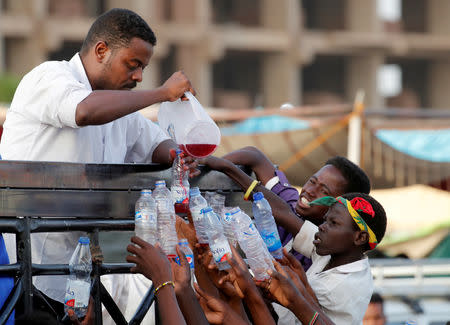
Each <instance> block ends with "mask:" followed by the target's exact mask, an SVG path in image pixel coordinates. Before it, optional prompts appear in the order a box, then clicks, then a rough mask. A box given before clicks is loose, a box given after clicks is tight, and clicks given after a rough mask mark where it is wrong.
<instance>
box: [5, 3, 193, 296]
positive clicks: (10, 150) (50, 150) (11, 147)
mask: <svg viewBox="0 0 450 325" xmlns="http://www.w3.org/2000/svg"><path fill="white" fill-rule="evenodd" d="M155 45H156V38H155V35H154V34H153V31H152V30H151V29H150V27H149V26H148V25H147V23H146V22H145V21H144V20H143V19H142V18H141V17H139V16H138V15H137V14H136V13H134V12H132V11H129V10H126V9H113V10H110V11H108V12H106V13H105V14H103V15H101V16H100V17H99V18H98V19H97V20H96V21H95V22H94V23H93V25H92V26H91V28H90V30H89V32H88V35H87V36H86V39H85V41H84V43H83V46H82V48H81V50H80V53H77V54H75V55H74V56H73V57H72V59H71V60H70V61H69V62H67V61H61V62H56V61H53V62H45V63H42V64H41V65H39V66H38V67H36V68H34V69H33V70H32V71H31V72H29V73H28V74H27V75H25V77H24V78H23V79H22V81H21V82H20V84H19V86H18V88H17V90H16V93H15V95H14V99H13V101H12V103H11V107H10V108H9V110H8V113H7V116H6V121H5V123H4V126H3V127H4V132H3V136H2V140H1V143H0V153H1V155H2V157H3V159H8V160H41V161H63V162H78V163H131V162H140V163H145V162H158V163H165V164H170V163H171V162H172V158H171V155H170V153H169V151H170V149H172V148H175V147H176V144H175V143H174V142H173V141H172V140H170V139H168V137H167V136H166V135H165V134H164V133H163V131H162V130H161V129H160V128H159V127H158V126H157V125H155V124H153V123H152V122H151V121H149V120H147V119H145V118H144V117H143V116H142V115H140V114H139V113H137V111H138V110H140V109H142V108H144V107H147V106H150V105H152V104H154V103H158V102H162V101H174V100H177V99H179V98H182V99H184V98H183V96H184V95H183V94H184V92H186V91H191V92H194V90H193V89H192V86H191V84H190V82H189V80H188V79H187V77H186V76H185V75H184V74H183V72H181V71H179V72H176V73H174V74H173V75H172V76H171V77H170V78H169V79H168V80H167V81H166V82H165V83H164V84H163V85H162V86H161V87H158V88H156V89H152V90H140V91H132V89H133V88H134V87H135V86H136V84H137V83H138V82H141V81H142V73H143V70H144V68H145V67H146V66H147V65H148V63H149V60H150V58H151V56H152V54H153V47H154V46H155ZM193 166H195V163H193V164H192V165H191V167H193ZM80 235H81V234H80V233H79V232H72V233H39V234H33V235H32V256H33V262H34V263H68V261H69V259H70V256H71V254H72V252H73V250H74V248H75V246H76V243H77V239H78V237H79V236H80ZM8 237H11V236H8ZM5 239H6V238H5ZM6 241H7V243H8V244H9V245H8V244H7V246H8V252H9V255H10V257H12V258H13V259H15V253H14V248H15V242H14V241H11V238H9V240H8V239H6ZM65 281H66V277H65V276H61V277H55V276H52V277H50V276H46V277H44V276H42V277H37V278H36V279H35V282H34V284H35V286H36V287H37V288H38V289H40V290H41V291H43V292H44V293H45V294H46V295H47V296H48V297H50V298H52V299H53V300H56V301H59V302H63V301H64V288H65Z"/></svg>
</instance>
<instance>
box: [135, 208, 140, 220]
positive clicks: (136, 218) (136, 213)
mask: <svg viewBox="0 0 450 325" xmlns="http://www.w3.org/2000/svg"><path fill="white" fill-rule="evenodd" d="M140 219H142V214H141V211H139V210H138V211H136V212H135V213H134V220H140Z"/></svg>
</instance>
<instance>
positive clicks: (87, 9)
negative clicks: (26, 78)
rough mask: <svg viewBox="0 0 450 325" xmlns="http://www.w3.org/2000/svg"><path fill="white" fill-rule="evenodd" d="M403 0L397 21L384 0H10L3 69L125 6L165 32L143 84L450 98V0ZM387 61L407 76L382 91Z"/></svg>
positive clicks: (266, 96)
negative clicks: (179, 76)
mask: <svg viewBox="0 0 450 325" xmlns="http://www.w3.org/2000/svg"><path fill="white" fill-rule="evenodd" d="M392 1H394V0H392ZM399 1H400V7H401V8H400V9H401V10H400V12H401V14H400V16H399V17H398V19H397V20H394V21H386V20H383V19H382V18H380V14H379V10H377V4H378V1H377V0H303V1H301V0H245V1H244V0H131V1H130V0H0V72H9V73H14V74H17V75H19V76H22V75H23V74H24V73H26V72H27V71H29V70H30V69H31V68H33V67H34V66H36V65H38V64H39V63H41V62H43V61H45V60H48V59H69V58H70V57H71V56H72V55H73V53H74V52H76V51H77V50H78V49H79V47H80V46H81V42H82V40H83V38H84V36H85V35H86V32H87V30H88V28H89V26H90V24H91V23H92V21H93V20H94V18H95V17H96V16H97V15H99V14H100V13H102V12H103V11H105V10H108V9H110V8H114V7H124V8H129V9H131V10H134V11H136V12H138V13H139V14H140V15H141V16H142V17H143V18H144V19H146V21H147V22H148V23H149V25H150V26H151V27H152V29H153V30H154V31H155V33H156V35H157V39H158V44H157V46H156V48H155V54H154V57H153V59H152V60H151V61H150V66H149V67H148V68H147V69H146V71H145V77H144V82H143V84H142V87H155V86H157V85H160V84H161V82H162V81H163V80H165V79H166V78H167V77H168V76H169V75H170V74H171V73H172V72H173V71H175V70H176V69H181V68H182V69H183V70H185V72H186V73H187V74H188V76H189V77H190V78H191V80H192V81H193V83H194V86H195V87H196V89H197V91H198V97H199V98H200V100H201V102H202V103H204V104H205V105H207V106H218V107H228V108H246V107H254V106H264V107H278V106H280V104H282V103H284V102H290V103H292V104H294V105H299V104H314V103H324V102H326V103H336V102H349V101H352V99H353V97H354V95H355V92H356V90H357V89H358V88H364V89H365V90H366V102H367V104H368V106H373V107H384V106H396V107H399V106H400V107H401V106H403V107H433V108H448V107H450V91H448V89H447V88H448V85H449V84H450V20H449V19H448V16H449V14H450V1H443V0H403V1H401V0H399ZM394 2H395V1H394ZM386 65H388V67H394V69H393V70H392V69H391V70H392V71H391V73H394V76H395V75H397V77H395V78H397V79H398V80H397V84H399V85H397V86H396V87H394V88H396V91H394V92H393V93H391V94H384V95H383V93H382V92H380V91H379V87H380V86H379V84H380V82H379V81H380V79H379V78H380V71H381V70H382V68H384V67H386ZM395 78H394V79H395ZM382 85H383V81H382Z"/></svg>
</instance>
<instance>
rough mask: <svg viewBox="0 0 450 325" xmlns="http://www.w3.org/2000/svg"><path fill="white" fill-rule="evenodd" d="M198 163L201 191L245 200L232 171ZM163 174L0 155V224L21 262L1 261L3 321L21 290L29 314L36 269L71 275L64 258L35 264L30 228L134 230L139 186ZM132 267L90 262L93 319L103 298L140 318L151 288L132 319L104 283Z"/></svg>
mask: <svg viewBox="0 0 450 325" xmlns="http://www.w3.org/2000/svg"><path fill="white" fill-rule="evenodd" d="M200 169H201V170H202V175H201V176H199V177H197V178H195V179H193V180H191V186H198V187H199V188H200V189H201V190H202V191H214V190H222V191H224V193H225V194H226V195H227V204H230V205H232V204H239V205H242V199H241V197H242V196H241V194H240V193H239V192H241V190H240V188H239V187H237V186H236V185H235V184H234V183H233V182H232V181H231V180H230V179H229V178H228V177H226V176H225V175H223V174H221V173H218V172H213V171H209V172H208V171H206V170H205V168H204V167H202V166H201V167H200ZM159 179H164V180H166V182H167V183H168V184H170V181H171V180H170V170H169V169H168V166H162V165H158V164H109V165H108V164H73V163H54V162H24V161H0V216H1V217H0V231H1V232H2V233H15V234H16V245H17V263H15V264H10V265H2V266H0V274H1V275H10V276H14V277H15V279H16V280H15V285H14V288H13V290H12V291H11V293H10V295H9V297H8V299H7V301H6V302H5V304H4V305H3V306H2V307H1V309H0V325H1V324H4V323H5V322H6V320H7V319H8V317H9V316H10V314H11V312H12V311H13V309H14V308H15V306H16V305H17V303H18V301H19V300H20V298H21V297H22V301H23V310H24V313H25V314H26V315H32V313H33V299H32V298H33V294H36V291H35V289H34V288H33V285H32V277H33V276H37V275H62V274H69V268H68V265H67V264H33V263H32V260H31V258H32V256H31V241H30V234H31V233H34V232H54V231H75V230H81V231H86V232H88V233H91V238H92V239H93V244H94V245H98V233H99V231H111V230H123V231H125V230H133V229H134V204H135V202H136V200H137V198H138V197H139V192H140V190H141V189H143V188H154V184H155V181H156V180H159ZM247 208H248V207H247ZM244 209H245V206H244ZM21 216H23V217H21ZM125 245H126V243H124V246H125ZM130 267H131V264H128V263H109V264H107V263H103V262H102V260H101V259H98V260H97V261H96V262H95V263H94V264H93V271H92V278H93V287H92V291H91V292H92V295H93V297H94V312H95V316H96V317H95V319H96V324H102V316H101V305H102V304H103V305H104V306H105V308H106V309H107V310H108V312H109V314H110V315H111V316H112V318H113V319H114V321H115V322H116V323H117V324H140V322H141V321H142V319H143V318H144V316H145V314H146V312H147V311H148V309H149V308H150V306H151V304H152V302H153V300H154V289H153V288H150V289H149V291H148V293H147V294H146V296H145V297H144V299H143V301H142V303H141V305H140V306H139V307H138V309H137V311H136V313H135V315H134V317H133V318H132V319H131V320H130V322H127V321H126V320H125V318H124V316H123V315H122V313H121V312H120V310H119V308H118V307H117V305H116V304H115V303H114V301H113V299H112V298H111V296H110V295H109V293H108V292H107V290H106V289H105V288H104V287H103V285H102V283H101V276H102V275H104V274H110V273H129V269H130Z"/></svg>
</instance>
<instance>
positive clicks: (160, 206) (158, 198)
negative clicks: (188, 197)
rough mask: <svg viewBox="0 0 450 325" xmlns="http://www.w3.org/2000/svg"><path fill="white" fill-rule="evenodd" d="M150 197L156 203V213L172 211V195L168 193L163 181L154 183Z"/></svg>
mask: <svg viewBox="0 0 450 325" xmlns="http://www.w3.org/2000/svg"><path fill="white" fill-rule="evenodd" d="M152 197H153V199H154V200H155V202H156V208H157V212H158V211H173V201H172V193H170V190H169V189H168V188H167V187H166V181H165V180H159V181H156V183H155V189H154V190H153V193H152Z"/></svg>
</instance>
